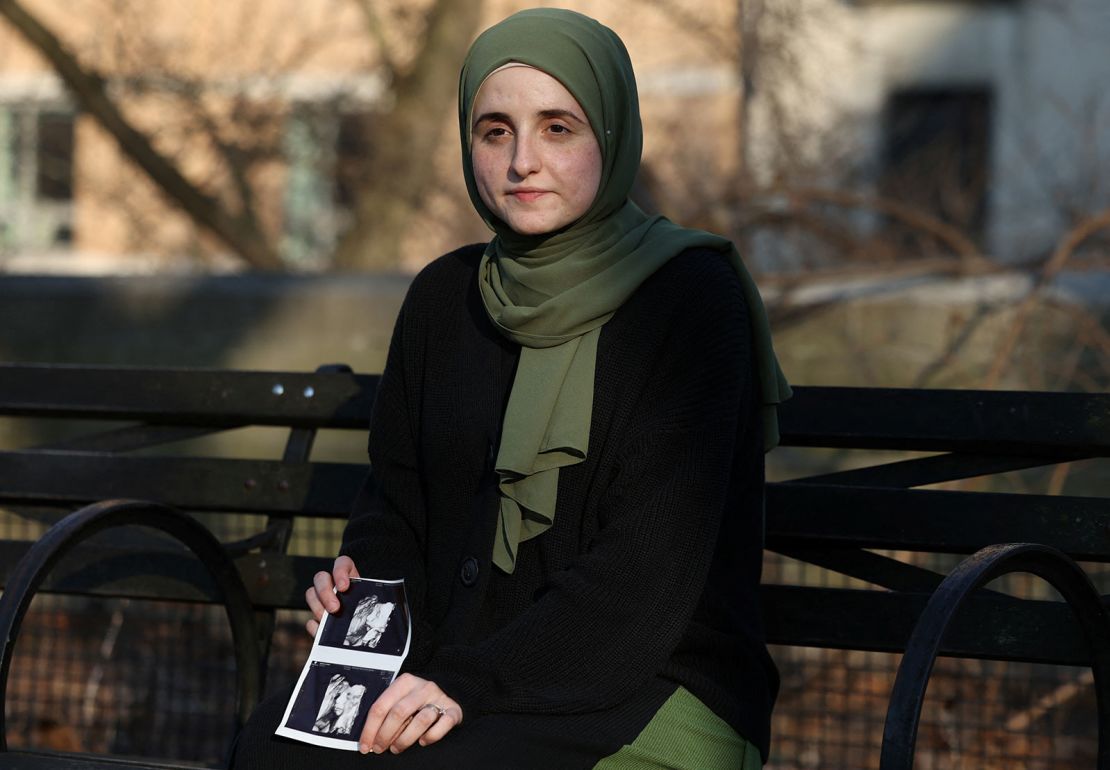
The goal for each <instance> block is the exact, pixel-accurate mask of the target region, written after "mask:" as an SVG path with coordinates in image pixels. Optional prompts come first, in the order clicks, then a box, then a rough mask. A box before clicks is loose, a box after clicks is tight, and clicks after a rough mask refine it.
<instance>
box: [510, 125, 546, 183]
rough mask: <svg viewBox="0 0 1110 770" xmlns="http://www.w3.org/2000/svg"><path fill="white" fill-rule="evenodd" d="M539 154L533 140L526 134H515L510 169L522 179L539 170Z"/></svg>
mask: <svg viewBox="0 0 1110 770" xmlns="http://www.w3.org/2000/svg"><path fill="white" fill-rule="evenodd" d="M540 165H541V164H540V156H539V152H538V151H537V148H536V145H535V142H534V141H533V140H532V139H531V137H528V136H520V135H518V136H517V139H516V142H515V143H514V145H513V161H512V171H513V174H515V175H516V176H517V177H519V178H521V179H523V178H524V177H526V176H529V175H530V174H534V173H536V172H537V171H539V170H540Z"/></svg>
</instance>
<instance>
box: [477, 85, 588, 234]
mask: <svg viewBox="0 0 1110 770" xmlns="http://www.w3.org/2000/svg"><path fill="white" fill-rule="evenodd" d="M472 115H473V123H472V133H471V148H470V157H471V161H472V163H473V166H474V178H475V181H476V182H477V185H478V194H479V195H480V196H481V198H482V202H483V203H485V204H486V206H487V207H489V209H490V211H492V212H493V213H494V214H495V215H496V216H497V217H498V218H499V219H501V221H503V222H504V223H505V224H507V225H508V226H509V227H511V228H512V229H513V230H514V231H516V232H518V233H520V234H521V235H539V234H541V233H549V232H552V231H554V230H558V229H560V228H562V227H565V226H567V225H569V224H570V223H572V222H574V221H575V220H576V219H578V218H579V217H581V216H582V215H583V214H585V213H586V211H587V210H588V209H589V208H590V204H592V203H593V201H594V197H595V196H596V195H597V189H598V185H599V184H600V182H601V148H600V147H598V144H597V139H596V137H594V133H593V130H592V129H591V127H590V123H589V120H588V119H587V117H586V113H585V111H584V110H583V109H582V107H581V106H580V105H579V104H578V101H577V100H576V99H575V98H574V97H573V96H571V93H570V91H568V90H567V89H566V88H564V87H563V84H562V83H560V82H559V81H558V80H556V79H555V78H553V77H551V76H550V75H548V74H547V73H546V72H541V71H540V70H537V69H534V68H532V67H524V66H514V67H509V68H507V69H502V70H499V71H497V72H494V73H493V74H492V75H490V76H489V77H488V78H486V80H485V82H484V83H483V84H482V87H481V88H480V89H479V90H478V95H477V97H476V99H475V102H474V109H473V112H472Z"/></svg>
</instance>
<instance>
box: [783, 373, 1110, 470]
mask: <svg viewBox="0 0 1110 770" xmlns="http://www.w3.org/2000/svg"><path fill="white" fill-rule="evenodd" d="M779 423H780V430H781V432H782V439H783V441H782V443H783V445H784V446H822V447H850V448H854V449H904V450H920V451H940V452H975V453H980V454H997V455H1023V456H1040V455H1053V454H1059V453H1060V452H1061V451H1064V452H1076V453H1080V454H1084V455H1087V456H1091V457H1110V394H1107V393H1030V392H1024V391H982V390H923V389H922V390H919V389H909V388H837V387H799V388H795V390H794V397H793V398H792V399H790V400H789V401H787V402H786V403H785V404H784V405H783V407H782V409H781V410H780V416H779Z"/></svg>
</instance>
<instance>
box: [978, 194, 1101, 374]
mask: <svg viewBox="0 0 1110 770" xmlns="http://www.w3.org/2000/svg"><path fill="white" fill-rule="evenodd" d="M1107 228H1110V208H1108V209H1104V210H1103V211H1101V212H1099V213H1098V214H1094V215H1092V216H1089V217H1087V218H1086V219H1083V220H1082V221H1080V222H1079V223H1078V224H1077V225H1075V226H1074V227H1073V228H1072V229H1071V230H1069V231H1068V232H1067V233H1065V234H1064V237H1063V238H1061V239H1060V241H1059V243H1058V244H1057V246H1056V249H1055V250H1054V251H1053V252H1052V256H1051V257H1049V259H1048V261H1047V262H1045V264H1044V267H1043V268H1042V269H1041V272H1040V275H1039V276H1038V277H1037V280H1036V282H1035V283H1034V284H1033V287H1032V288H1031V289H1030V290H1029V293H1028V294H1026V295H1025V298H1024V299H1023V300H1022V301H1021V303H1020V304H1019V305H1018V308H1017V311H1016V315H1015V317H1014V322H1013V324H1012V325H1011V326H1010V331H1009V333H1008V334H1007V335H1006V338H1005V339H1004V340H1003V341H1002V344H1001V345H1000V346H999V347H998V351H997V352H996V353H995V356H994V363H993V364H991V369H990V371H989V372H988V373H987V378H986V382H985V387H988V388H991V387H994V386H995V384H997V382H998V380H999V378H1001V377H1002V375H1003V374H1004V373H1005V371H1006V367H1007V366H1008V365H1009V362H1010V358H1011V356H1012V355H1013V353H1014V348H1015V347H1017V343H1018V340H1019V339H1021V335H1022V334H1023V333H1024V331H1025V325H1026V324H1027V323H1028V321H1029V315H1030V313H1032V311H1033V307H1034V306H1035V305H1036V303H1037V299H1038V298H1039V296H1040V293H1041V290H1042V289H1044V287H1045V286H1047V285H1048V284H1050V283H1051V282H1052V280H1053V279H1054V278H1055V277H1056V276H1057V275H1059V273H1060V271H1061V270H1063V269H1064V266H1065V265H1067V263H1068V260H1069V259H1071V256H1072V255H1073V254H1074V253H1075V250H1076V249H1078V248H1079V247H1080V246H1081V245H1082V244H1083V242H1084V241H1086V240H1087V239H1088V238H1090V237H1091V236H1093V235H1094V234H1095V233H1098V232H1099V231H1101V230H1104V229H1107Z"/></svg>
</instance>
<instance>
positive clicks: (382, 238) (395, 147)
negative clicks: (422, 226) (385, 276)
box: [334, 0, 483, 269]
mask: <svg viewBox="0 0 1110 770" xmlns="http://www.w3.org/2000/svg"><path fill="white" fill-rule="evenodd" d="M482 5H483V3H482V2H481V1H480V0H436V3H435V5H434V6H433V7H432V9H431V10H430V11H429V15H428V24H427V32H426V34H425V36H424V44H423V46H422V48H421V50H420V53H419V54H418V55H417V57H416V60H415V62H414V63H413V65H412V67H411V69H410V70H409V71H408V72H407V73H405V74H404V75H403V76H401V77H399V78H398V79H397V80H396V81H395V83H394V96H395V101H394V107H393V109H392V110H391V111H390V112H388V113H385V114H383V115H381V116H380V119H378V120H376V121H374V123H373V131H374V135H373V136H371V137H370V138H369V142H368V145H369V146H370V148H371V149H370V157H369V158H368V159H367V163H366V172H365V175H364V181H363V184H362V185H361V189H360V190H359V194H358V203H357V204H356V214H355V222H354V224H353V225H352V227H351V230H350V231H349V232H348V233H347V235H346V236H345V237H344V238H343V241H342V242H341V243H340V244H339V247H338V249H337V250H336V255H335V260H334V263H335V266H336V267H339V268H344V269H368V268H379V269H381V268H392V267H396V266H397V265H398V263H399V261H400V258H401V253H400V247H401V241H402V238H403V237H404V235H405V233H406V232H407V231H408V229H409V228H410V227H412V226H413V215H414V213H415V212H416V211H417V209H418V207H419V205H420V203H421V201H422V199H423V197H424V194H425V193H426V191H427V189H428V185H429V182H430V181H431V180H432V179H433V178H434V172H435V156H436V151H437V148H438V147H439V145H440V142H442V141H457V139H455V137H454V134H453V132H446V133H447V136H445V135H444V134H445V132H444V125H445V123H446V122H447V116H448V114H450V113H452V112H453V111H454V108H455V103H456V93H457V89H458V74H459V68H460V67H461V65H462V60H463V57H464V56H465V55H466V50H467V48H468V47H469V46H470V42H471V40H472V38H473V35H474V32H475V28H476V27H477V24H478V21H479V19H480V18H481V12H482Z"/></svg>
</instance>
